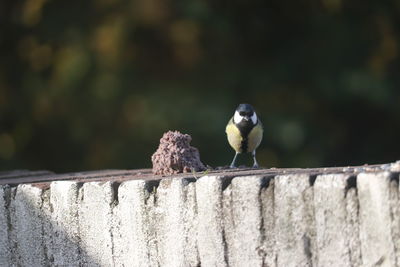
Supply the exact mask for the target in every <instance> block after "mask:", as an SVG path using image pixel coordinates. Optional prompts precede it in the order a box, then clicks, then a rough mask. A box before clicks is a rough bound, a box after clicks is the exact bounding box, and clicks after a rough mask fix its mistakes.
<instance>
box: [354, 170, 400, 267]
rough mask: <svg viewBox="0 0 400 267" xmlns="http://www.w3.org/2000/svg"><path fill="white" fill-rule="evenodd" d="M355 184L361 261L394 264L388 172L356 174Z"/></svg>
mask: <svg viewBox="0 0 400 267" xmlns="http://www.w3.org/2000/svg"><path fill="white" fill-rule="evenodd" d="M357 186H358V198H359V201H360V239H361V253H362V261H363V265H364V266H375V265H380V266H396V262H395V261H396V259H395V251H394V244H393V240H392V236H391V225H392V222H391V217H390V197H389V195H390V192H389V191H390V189H389V187H390V173H389V172H382V173H362V174H359V175H358V177H357Z"/></svg>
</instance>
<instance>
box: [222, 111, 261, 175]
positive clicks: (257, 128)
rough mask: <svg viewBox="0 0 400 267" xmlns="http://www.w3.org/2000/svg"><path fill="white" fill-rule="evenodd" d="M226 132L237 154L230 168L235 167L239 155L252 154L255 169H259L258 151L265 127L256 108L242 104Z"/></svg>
mask: <svg viewBox="0 0 400 267" xmlns="http://www.w3.org/2000/svg"><path fill="white" fill-rule="evenodd" d="M225 131H226V134H227V137H228V142H229V144H230V145H231V147H232V148H233V149H234V150H235V152H236V153H235V156H234V158H233V161H232V163H231V165H230V167H231V168H234V167H235V163H236V158H237V155H238V154H239V153H251V154H252V156H253V160H254V164H253V167H254V168H258V163H257V160H256V149H257V147H258V146H259V145H260V143H261V140H262V136H263V127H262V124H261V121H260V120H259V118H258V117H257V114H256V111H255V110H254V108H253V107H252V106H251V105H249V104H240V105H239V106H238V107H237V108H236V110H235V113H234V115H233V117H232V118H231V119H230V120H229V122H228V124H227V126H226V129H225Z"/></svg>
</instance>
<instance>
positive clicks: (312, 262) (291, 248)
mask: <svg viewBox="0 0 400 267" xmlns="http://www.w3.org/2000/svg"><path fill="white" fill-rule="evenodd" d="M382 169H384V168H380V169H379V168H378V169H372V170H368V169H359V170H357V171H356V172H345V171H344V172H338V171H336V172H335V173H326V174H325V173H323V172H322V173H315V172H313V171H312V170H308V171H294V172H286V173H283V172H279V171H277V172H276V173H275V174H273V175H271V174H270V173H269V174H267V173H266V174H262V172H261V173H260V172H258V173H257V174H256V175H248V174H247V175H246V176H232V175H218V174H215V175H214V174H213V175H207V176H203V177H199V178H198V179H195V178H194V177H192V178H189V177H187V178H181V177H178V178H172V179H171V178H165V179H162V180H158V181H157V180H141V179H136V180H134V179H133V180H129V179H127V180H126V181H123V182H118V183H117V182H113V180H114V179H113V178H112V177H110V178H109V179H108V180H110V181H103V182H101V181H96V182H76V181H56V182H52V183H50V184H49V186H43V185H41V186H37V185H34V184H20V185H18V186H12V187H10V186H9V185H0V266H285V267H286V266H400V221H399V220H400V209H399V204H400V203H399V182H398V181H399V174H398V172H394V171H393V169H392V171H391V169H388V168H386V170H382Z"/></svg>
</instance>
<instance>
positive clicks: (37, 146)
mask: <svg viewBox="0 0 400 267" xmlns="http://www.w3.org/2000/svg"><path fill="white" fill-rule="evenodd" d="M399 33H400V1H397V0H396V1H395V0H392V1H390V0H389V1H343V0H321V1H305V0H299V1H261V0H258V1H243V0H241V1H239V0H236V1H235V0H234V1H222V0H214V1H210V0H185V1H177V0H174V1H173V0H138V1H127V0H91V1H90V0H89V1H54V0H52V1H50V0H18V1H11V0H10V1H1V2H0V59H1V60H0V169H1V170H7V169H15V168H19V169H21V168H29V169H49V170H54V171H57V172H65V171H77V170H91V169H107V168H144V167H150V166H151V161H150V157H151V155H152V153H153V152H154V151H155V150H156V148H157V145H158V142H159V139H160V137H161V136H162V134H163V133H164V132H165V131H167V130H180V131H181V132H183V133H188V134H190V135H191V136H192V138H193V141H192V145H194V146H195V147H197V148H198V149H199V150H200V153H201V159H202V161H203V162H204V163H206V164H209V165H211V166H214V167H215V166H221V165H227V164H229V163H230V162H231V160H232V157H233V154H234V153H233V151H232V150H231V148H230V147H229V146H228V143H227V141H226V137H225V133H224V128H225V125H226V123H227V121H228V120H229V118H230V117H231V116H232V114H233V111H234V109H235V108H236V106H237V105H238V104H239V103H250V104H252V105H253V106H254V107H255V108H256V110H257V111H258V114H259V117H260V118H261V120H262V121H263V123H264V127H265V135H264V140H263V143H262V145H261V147H260V148H259V150H258V160H259V163H260V164H261V165H262V166H268V167H317V166H338V165H351V164H364V163H382V162H389V161H394V160H396V159H399V158H400V156H399V154H400V150H399V145H398V140H399V136H400V120H399V118H400V91H399V86H400V75H399V71H400V64H399V41H400V40H399V36H400V35H399ZM249 158H250V157H248V158H246V157H242V158H241V159H240V160H241V161H240V163H242V164H245V163H249V162H250V159H249Z"/></svg>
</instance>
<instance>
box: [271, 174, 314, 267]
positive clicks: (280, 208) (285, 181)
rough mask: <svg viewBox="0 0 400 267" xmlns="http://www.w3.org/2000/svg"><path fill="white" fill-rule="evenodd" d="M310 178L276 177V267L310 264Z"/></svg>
mask: <svg viewBox="0 0 400 267" xmlns="http://www.w3.org/2000/svg"><path fill="white" fill-rule="evenodd" d="M309 180H310V177H309V176H308V175H305V174H300V175H284V176H277V177H275V183H274V186H275V187H274V188H275V192H274V204H275V211H274V212H275V230H276V231H275V234H276V249H277V265H278V266H312V265H313V264H315V265H317V263H313V260H314V259H315V253H314V254H313V252H315V251H316V250H315V240H314V239H315V229H314V219H313V218H314V214H311V213H312V210H311V209H310V207H312V200H313V198H312V188H311V186H310V182H309Z"/></svg>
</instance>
